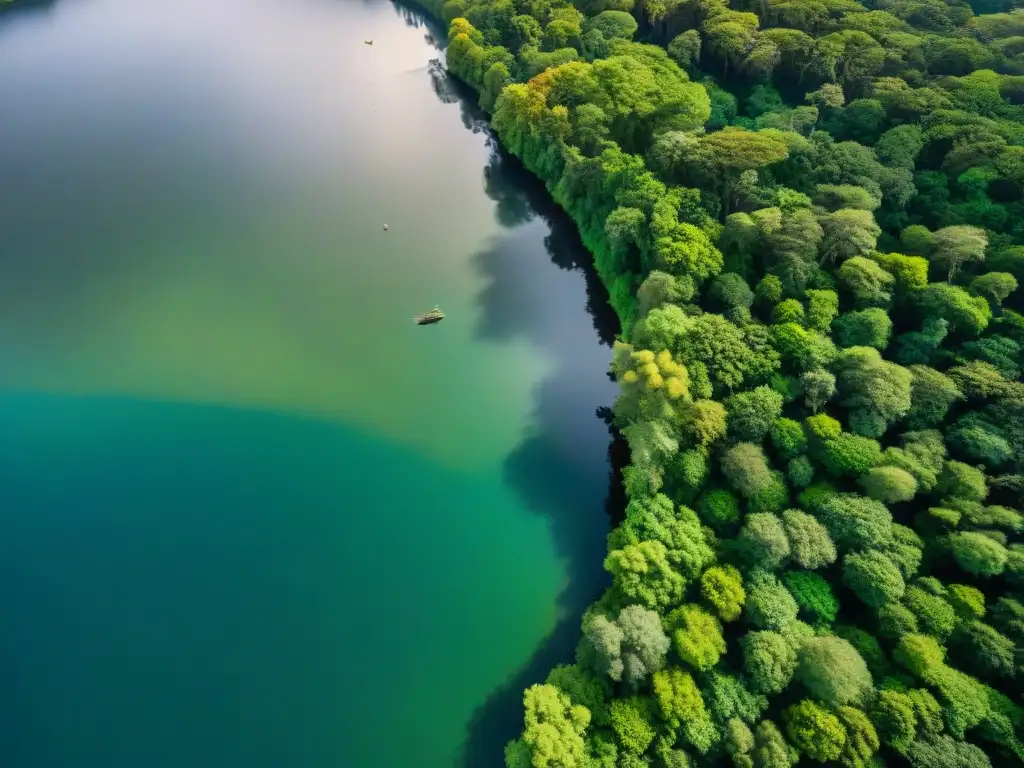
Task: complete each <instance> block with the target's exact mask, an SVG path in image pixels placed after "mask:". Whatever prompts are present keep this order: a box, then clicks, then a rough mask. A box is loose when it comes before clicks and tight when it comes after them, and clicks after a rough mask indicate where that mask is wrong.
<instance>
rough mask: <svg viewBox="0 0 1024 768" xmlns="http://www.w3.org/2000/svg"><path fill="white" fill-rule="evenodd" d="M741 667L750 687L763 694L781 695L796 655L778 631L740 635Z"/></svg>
mask: <svg viewBox="0 0 1024 768" xmlns="http://www.w3.org/2000/svg"><path fill="white" fill-rule="evenodd" d="M742 647H743V665H744V668H745V669H746V671H747V674H748V675H749V676H750V683H751V688H752V689H753V690H754V691H758V692H760V693H766V694H776V693H780V692H781V691H782V690H783V689H784V688H785V687H786V686H787V685H788V684H789V681H790V680H791V679H792V678H793V673H794V672H796V666H797V652H796V648H794V647H793V644H792V643H791V642H789V640H787V639H786V638H785V637H783V636H782V635H781V634H779V633H778V632H772V631H767V630H765V631H757V632H750V633H749V634H747V635H744V636H743V639H742Z"/></svg>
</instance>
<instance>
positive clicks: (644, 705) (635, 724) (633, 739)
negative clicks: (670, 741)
mask: <svg viewBox="0 0 1024 768" xmlns="http://www.w3.org/2000/svg"><path fill="white" fill-rule="evenodd" d="M652 709H653V707H651V705H650V702H649V701H647V700H645V699H641V698H639V697H632V698H629V699H615V700H614V701H613V702H612V705H611V715H610V720H611V726H612V730H613V731H614V732H615V740H616V741H617V742H618V744H619V746H620V747H621V748H622V749H624V750H625V751H626V752H630V753H632V754H634V755H642V754H643V753H644V752H645V751H646V750H647V747H649V746H650V745H651V742H652V741H654V737H655V735H656V733H655V730H654V725H653V720H654V716H653V715H654V713H653V712H652Z"/></svg>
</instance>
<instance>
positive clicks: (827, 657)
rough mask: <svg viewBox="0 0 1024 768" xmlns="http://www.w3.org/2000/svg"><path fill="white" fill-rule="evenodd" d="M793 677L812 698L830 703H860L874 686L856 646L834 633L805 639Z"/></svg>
mask: <svg viewBox="0 0 1024 768" xmlns="http://www.w3.org/2000/svg"><path fill="white" fill-rule="evenodd" d="M796 679H797V680H798V681H799V682H800V683H802V684H803V686H804V687H805V688H806V689H807V692H808V693H809V694H810V695H811V696H813V697H814V698H815V699H817V700H818V701H821V702H824V703H826V704H831V705H839V704H859V703H862V702H864V701H866V700H867V698H868V697H869V695H870V694H871V691H872V688H873V685H872V680H871V673H870V672H869V671H868V667H867V664H865V663H864V659H863V658H861V655H860V654H859V653H858V652H857V649H856V648H854V647H853V646H852V645H850V643H849V642H847V641H846V640H843V639H842V638H841V637H836V636H834V635H832V636H829V635H825V636H822V637H812V638H809V639H807V640H804V642H803V644H802V645H801V646H800V653H799V663H798V665H797V669H796Z"/></svg>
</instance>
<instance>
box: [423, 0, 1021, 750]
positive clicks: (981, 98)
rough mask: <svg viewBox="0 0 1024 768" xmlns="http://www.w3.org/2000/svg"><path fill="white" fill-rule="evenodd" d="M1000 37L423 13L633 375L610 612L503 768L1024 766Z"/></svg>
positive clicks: (479, 1) (497, 10) (972, 16)
mask: <svg viewBox="0 0 1024 768" xmlns="http://www.w3.org/2000/svg"><path fill="white" fill-rule="evenodd" d="M1011 5H1012V4H1010V5H1006V4H1002V5H1001V4H998V3H993V2H988V0H977V1H976V2H974V3H971V4H966V3H959V4H958V3H952V4H950V3H935V2H931V0H886V1H885V2H883V3H881V4H877V3H876V4H867V5H865V4H862V3H858V2H845V0H843V2H838V1H837V2H831V0H830V1H829V2H825V3H823V4H822V3H803V4H794V3H791V2H785V1H784V0H768V1H767V2H764V3H737V2H732V3H731V4H730V3H729V2H727V0H701V2H697V3H682V2H665V1H664V0H657V2H654V1H652V2H645V3H633V2H631V0H621V1H619V0H610V1H609V2H595V1H594V0H581V2H579V3H577V4H576V5H571V4H570V3H569V2H567V0H539V1H538V2H530V3H525V2H519V3H508V2H504V0H448V1H447V2H444V3H442V2H441V0H428V6H429V7H430V8H431V10H433V11H434V12H435V13H436V14H437V15H439V16H440V17H442V18H444V19H445V21H447V22H449V23H450V32H449V37H448V41H449V45H448V50H447V61H448V66H449V69H450V70H451V71H452V72H453V73H454V74H455V75H457V76H458V77H459V78H460V79H462V80H463V81H465V82H466V83H468V84H469V85H470V86H471V87H472V88H474V89H476V90H477V92H478V93H479V94H480V103H481V106H482V107H483V108H484V109H485V110H487V111H488V112H489V113H490V114H491V117H492V125H493V127H494V130H495V132H496V133H497V136H498V137H499V139H500V140H501V142H502V144H503V145H504V146H505V147H506V148H507V149H508V150H509V151H510V152H512V153H513V154H514V155H515V156H517V157H518V158H519V159H520V160H521V161H522V162H523V164H524V165H525V166H526V168H528V169H529V170H530V171H531V172H533V173H534V174H536V175H537V176H538V177H539V178H540V179H541V180H542V181H543V182H544V184H545V185H546V187H547V188H548V189H549V190H550V191H551V193H552V195H553V196H554V198H555V200H556V201H557V202H558V203H559V204H560V205H561V206H562V208H564V209H565V210H566V212H567V213H568V215H569V216H570V217H572V219H573V220H574V221H575V223H576V224H577V226H578V228H579V231H580V234H581V237H582V239H583V241H584V243H585V244H586V245H587V247H588V248H589V249H590V250H591V252H592V253H593V254H594V265H595V267H596V270H597V272H598V274H599V276H600V277H601V279H602V281H603V282H604V284H605V285H606V286H607V288H608V291H609V300H610V303H611V304H612V306H613V307H614V309H615V311H616V312H617V314H618V316H619V318H620V319H621V321H622V331H623V337H624V339H626V340H627V341H628V343H627V341H622V342H619V343H618V344H616V345H615V348H614V350H613V362H612V371H613V373H614V374H615V377H616V380H617V381H618V383H619V387H620V396H619V398H618V399H617V401H616V403H615V407H614V409H613V410H614V423H615V426H616V427H617V428H618V429H619V430H620V431H621V433H622V435H623V437H624V438H625V440H626V442H627V443H628V446H629V451H630V459H631V461H630V465H629V466H628V467H626V468H625V469H624V471H623V479H624V485H625V489H626V493H627V496H628V499H629V501H628V504H627V507H626V511H625V515H624V518H623V519H622V521H621V522H620V523H619V525H618V526H617V527H616V529H615V530H614V531H613V532H612V533H611V534H610V535H609V537H608V552H607V555H606V560H605V564H606V568H607V569H608V571H609V572H610V573H611V575H612V586H611V588H610V589H609V590H608V591H607V592H606V593H605V594H604V595H603V596H602V597H601V598H600V600H599V601H598V603H597V604H596V605H595V606H594V607H593V608H592V609H590V610H589V611H588V612H587V614H586V615H585V617H584V621H583V639H582V640H581V642H580V646H579V648H578V653H577V663H576V664H575V665H571V666H568V667H561V668H559V669H558V670H556V672H554V673H552V676H551V677H550V678H549V681H548V683H547V684H546V686H542V687H546V688H550V689H551V691H554V698H553V699H552V698H551V694H550V692H549V693H548V694H545V696H547V698H546V699H545V701H546V702H547V704H546V705H545V706H546V709H544V711H543V714H541V713H540V709H538V703H537V700H536V694H534V698H533V699H531V701H530V702H527V706H528V707H532V708H533V709H532V712H533V714H529V712H528V717H527V721H526V725H527V729H526V731H524V735H523V737H522V738H521V739H519V740H517V741H515V742H512V744H511V745H510V746H509V748H508V750H507V753H506V760H507V762H508V764H509V765H513V766H521V765H522V766H526V765H535V766H541V765H545V766H550V767H551V768H553V767H554V766H562V767H563V768H564V767H565V766H576V765H580V766H582V765H594V766H597V765H601V766H606V765H607V766H612V765H622V766H627V767H629V766H643V765H648V766H662V765H664V766H682V765H688V764H689V763H690V760H691V758H690V757H688V755H687V753H689V754H690V755H699V757H697V758H696V760H697V761H699V762H701V764H705V763H706V764H716V765H717V764H719V763H722V762H724V761H725V760H731V761H732V762H733V763H734V764H735V765H737V766H741V767H742V768H747V767H748V766H749V767H750V768H764V767H766V766H772V767H773V768H774V767H775V766H778V767H779V768H789V766H792V765H794V764H795V763H796V761H797V759H798V757H800V756H802V757H803V759H804V760H805V761H816V762H826V763H831V764H840V765H844V766H866V765H870V764H873V761H877V763H878V764H880V763H882V762H884V763H886V764H890V763H891V764H909V765H911V766H929V768H931V766H946V765H949V766H982V765H989V764H990V763H991V764H997V765H1002V764H1008V763H1009V761H1011V760H1019V759H1020V758H1021V757H1022V756H1024V746H1022V743H1021V739H1022V736H1024V732H1022V723H1024V716H1022V713H1021V711H1020V710H1019V709H1018V707H1019V706H1020V704H1021V701H1020V699H1019V681H1020V676H1021V675H1022V674H1024V669H1022V667H1021V663H1020V659H1021V654H1022V653H1024V646H1022V643H1024V608H1021V607H1020V606H1021V605H1024V594H1022V592H1021V590H1022V589H1024V541H1022V539H1021V536H1022V534H1024V516H1022V515H1021V513H1020V511H1019V509H1020V503H1021V498H1022V496H1021V494H1022V492H1024V388H1022V385H1021V384H1020V378H1021V375H1022V371H1024V317H1022V315H1021V311H1022V310H1024V304H1022V303H1021V300H1022V299H1021V296H1020V295H1019V290H1018V285H1019V283H1020V282H1021V281H1022V280H1024V226H1022V225H1021V222H1024V151H1022V150H1021V146H1022V145H1024V129H1022V128H1021V125H1024V23H1022V22H1021V19H1020V18H1019V16H1020V12H1019V9H1018V10H1014V9H1013V8H1011ZM633 38H637V39H642V40H643V41H644V42H643V43H640V42H634V41H633ZM691 506H692V507H693V509H691ZM805 622H807V623H805ZM811 624H813V625H814V626H813V628H812V627H811V626H810V625H811ZM832 632H834V634H832ZM737 649H738V651H739V653H740V654H741V655H742V669H743V674H742V675H737V674H735V673H736V672H738V670H739V667H740V659H739V658H737V657H736V656H734V655H732V654H735V653H737ZM968 673H970V674H968ZM970 675H976V677H971V676H970ZM911 686H920V687H911ZM531 690H533V689H531ZM804 695H807V696H809V697H811V698H808V699H804V700H801V699H800V697H801V696H804ZM559 696H563V697H565V699H564V700H563V699H561V698H559ZM1015 697H1016V698H1015ZM575 707H580V708H584V709H586V710H587V711H588V712H589V713H590V718H589V720H588V721H587V722H586V724H584V725H583V726H582V729H580V728H579V727H578V724H579V723H582V722H583V720H581V719H578V718H577V719H574V717H575V716H574V715H573V712H574V709H573V708H575ZM579 714H582V713H579ZM775 723H780V724H781V726H782V727H781V730H780V728H779V727H777V726H776V725H775ZM965 738H968V739H969V740H970V743H968V742H967V741H964V739H965ZM975 745H976V746H975ZM684 749H685V750H686V751H685V752H684V751H683V750H684ZM880 750H881V753H880V754H879V751H880Z"/></svg>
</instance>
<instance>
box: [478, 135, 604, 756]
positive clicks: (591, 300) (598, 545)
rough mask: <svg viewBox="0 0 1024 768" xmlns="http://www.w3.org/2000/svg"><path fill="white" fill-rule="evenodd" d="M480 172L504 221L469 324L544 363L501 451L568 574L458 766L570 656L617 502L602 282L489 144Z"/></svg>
mask: <svg viewBox="0 0 1024 768" xmlns="http://www.w3.org/2000/svg"><path fill="white" fill-rule="evenodd" d="M484 179H485V182H484V188H485V190H486V192H487V194H488V195H489V196H490V197H491V198H492V199H493V200H494V201H495V216H496V218H497V220H498V222H499V223H501V224H502V225H503V226H504V227H505V229H504V230H503V231H502V233H501V234H500V235H499V236H497V237H496V238H494V239H493V240H492V241H491V242H490V243H489V244H488V245H487V247H485V248H484V249H483V250H481V251H480V252H479V253H478V254H477V255H476V257H475V260H474V263H475V266H476V268H477V269H478V271H479V272H480V274H481V275H482V276H483V277H484V287H483V289H482V290H481V292H480V294H479V296H478V300H477V301H478V307H479V309H480V318H479V324H478V326H477V334H478V335H479V336H480V337H481V338H483V339H488V340H492V341H508V340H511V339H517V338H518V339H525V340H527V341H528V342H529V343H530V345H531V346H533V347H536V348H539V349H541V350H542V351H543V353H544V355H545V357H547V358H549V359H550V360H552V361H553V363H554V370H553V371H552V372H551V373H550V374H549V375H548V376H547V377H546V378H545V379H544V380H543V381H541V382H540V383H539V384H538V385H537V386H536V387H535V389H534V391H533V393H532V400H533V409H532V413H531V416H530V419H529V427H528V429H527V434H526V436H525V438H524V439H523V441H522V442H521V443H520V444H519V445H518V446H517V447H516V448H515V449H514V450H513V451H512V453H510V454H509V456H508V457H507V458H506V460H505V463H504V468H503V469H504V477H505V480H506V482H507V483H508V484H509V485H510V487H512V488H514V489H515V491H516V492H517V494H518V495H519V496H520V498H521V499H522V500H523V502H524V504H525V506H526V507H527V508H528V509H530V510H531V511H532V512H533V513H534V514H538V515H542V516H544V517H545V518H546V519H547V521H548V522H549V524H550V531H551V536H552V540H553V542H554V546H555V548H556V551H557V553H558V555H559V557H560V558H562V560H563V561H564V564H565V571H566V578H567V581H566V584H565V585H564V588H563V590H562V591H561V593H560V594H559V595H558V596H557V610H558V620H557V623H556V626H555V628H554V630H553V631H552V632H551V634H549V635H548V637H546V638H545V639H544V640H543V641H542V643H541V644H540V646H539V647H538V648H537V649H536V650H535V651H534V653H533V654H532V655H531V656H530V658H529V659H528V660H527V661H526V663H525V664H524V665H523V666H521V667H520V668H519V669H518V670H517V671H516V672H515V673H513V674H512V675H511V677H509V678H508V679H507V680H505V681H504V682H503V683H502V684H501V685H500V686H498V688H496V689H495V690H494V691H492V693H491V694H490V695H489V696H488V698H487V699H486V700H485V701H484V702H483V703H482V704H481V705H480V706H479V707H478V708H477V709H476V711H475V712H474V713H473V715H472V717H471V719H470V722H469V724H468V727H467V735H466V741H465V743H464V745H463V753H462V755H461V759H460V763H459V765H461V766H462V768H494V766H498V765H501V762H502V757H501V754H502V749H503V747H504V745H505V743H506V742H507V741H509V740H510V739H512V738H514V737H515V736H516V735H517V734H518V733H519V731H520V730H521V729H522V693H523V690H524V689H525V688H527V687H529V686H530V685H532V684H534V683H538V682H543V680H544V678H545V677H546V676H547V673H548V672H549V671H550V669H551V668H552V667H553V666H555V665H556V664H559V663H566V662H571V661H572V656H573V649H574V648H575V645H576V641H577V639H578V636H579V620H580V616H581V614H582V612H583V610H584V609H585V608H586V606H587V605H589V604H590V603H591V602H592V601H593V600H594V599H595V598H596V597H597V596H598V594H600V592H601V590H602V589H603V588H604V586H605V585H606V583H607V575H606V574H605V572H604V570H603V568H602V556H603V553H604V545H605V536H606V535H607V532H608V529H609V524H610V519H615V518H617V517H619V516H620V515H621V505H623V503H624V501H623V494H622V491H621V464H620V462H621V459H622V452H621V446H620V445H619V443H618V442H617V441H616V440H615V439H614V438H615V435H614V434H612V435H611V437H610V432H611V429H610V426H609V423H608V418H607V417H608V415H609V411H608V406H610V405H611V403H612V402H613V400H614V397H615V394H616V392H617V388H616V386H615V384H614V382H613V381H612V380H611V379H610V377H609V376H608V375H607V371H608V363H609V360H610V349H609V346H610V345H611V343H612V341H613V340H614V338H615V335H616V333H617V331H618V325H617V319H616V317H615V315H614V313H613V312H612V311H611V309H610V307H609V306H608V296H607V292H606V291H605V289H604V286H603V284H602V283H601V282H600V280H599V279H598V278H597V275H596V274H594V271H593V268H592V265H591V260H590V255H589V253H588V252H587V251H586V250H585V249H584V247H583V245H582V243H581V242H580V240H579V236H578V234H577V232H576V229H575V226H574V225H573V223H572V221H571V220H569V218H568V217H567V216H566V215H565V214H564V212H562V211H561V209H559V208H558V207H557V206H556V205H555V204H554V203H553V201H551V199H550V197H548V196H547V193H546V190H545V189H544V187H543V186H542V185H541V184H540V183H539V182H538V181H537V180H536V179H535V178H534V177H533V176H532V175H530V174H528V173H527V172H526V171H525V170H524V169H523V168H522V166H520V165H519V163H518V162H517V161H515V159H514V158H511V157H509V156H508V155H506V154H505V153H503V152H502V151H501V150H500V148H499V147H497V146H496V145H492V156H491V161H490V163H489V164H488V166H487V168H486V169H485V172H484ZM552 267H555V268H554V269H553V268H552ZM584 308H585V310H586V311H585V312H584V311H583V310H584ZM588 316H589V320H588V319H587V318H588ZM609 444H610V445H609ZM603 510H604V511H603ZM605 512H606V513H607V514H605Z"/></svg>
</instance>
